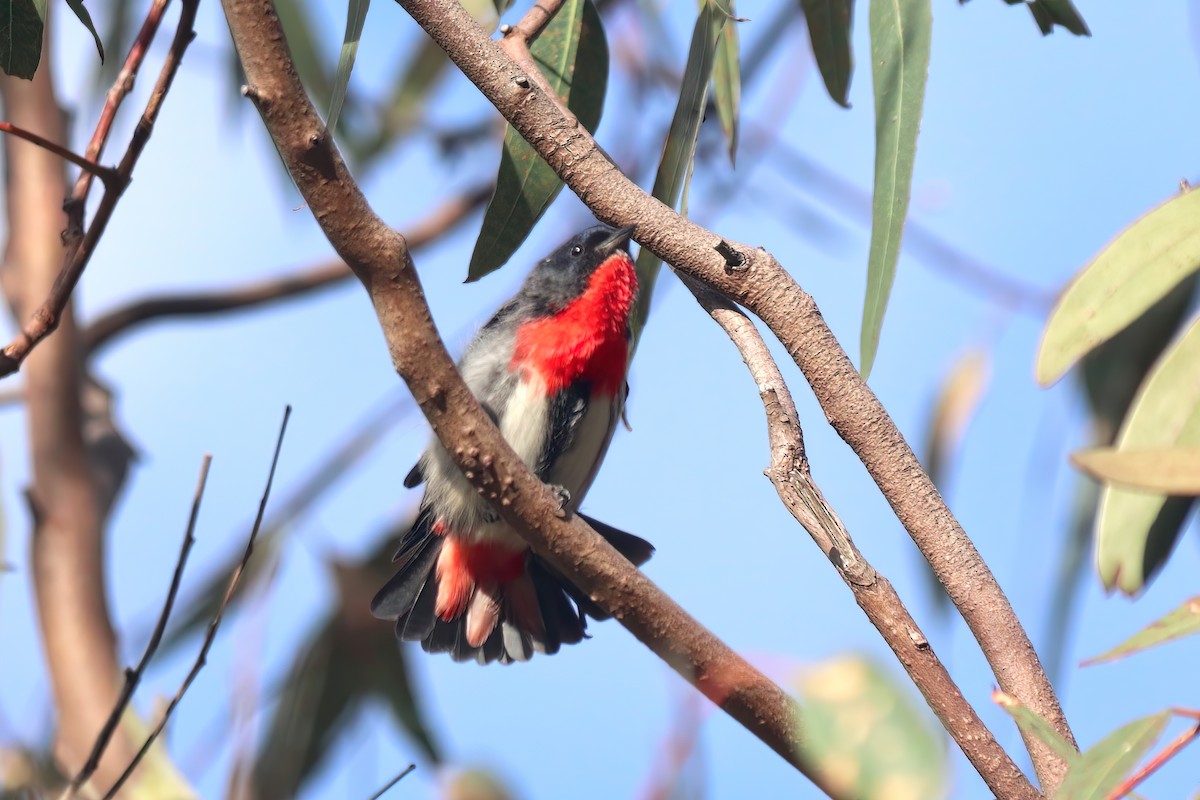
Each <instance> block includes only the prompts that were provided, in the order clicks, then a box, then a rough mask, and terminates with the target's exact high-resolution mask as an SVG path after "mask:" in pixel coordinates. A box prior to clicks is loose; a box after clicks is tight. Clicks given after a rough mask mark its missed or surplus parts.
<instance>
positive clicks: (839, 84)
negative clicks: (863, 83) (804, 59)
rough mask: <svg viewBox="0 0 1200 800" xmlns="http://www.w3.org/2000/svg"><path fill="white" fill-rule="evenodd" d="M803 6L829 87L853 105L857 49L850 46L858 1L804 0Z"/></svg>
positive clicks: (837, 97)
mask: <svg viewBox="0 0 1200 800" xmlns="http://www.w3.org/2000/svg"><path fill="white" fill-rule="evenodd" d="M800 6H801V8H803V9H804V20H805V22H806V24H807V25H808V38H809V40H810V41H811V42H812V51H813V57H814V58H815V59H816V61H817V68H818V69H820V70H821V79H822V80H823V81H825V88H826V90H828V92H829V96H830V97H832V98H833V101H834V102H835V103H837V104H838V105H840V106H842V107H844V108H849V107H850V101H849V97H850V78H851V76H852V75H853V74H854V52H853V51H852V50H851V49H850V37H851V29H852V27H853V24H854V2H853V0H800Z"/></svg>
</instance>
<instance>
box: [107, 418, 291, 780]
mask: <svg viewBox="0 0 1200 800" xmlns="http://www.w3.org/2000/svg"><path fill="white" fill-rule="evenodd" d="M291 416H292V407H291V406H290V405H289V406H287V407H285V408H284V410H283V422H282V423H281V424H280V425H279V436H278V437H277V438H276V439H275V454H274V455H273V456H272V457H271V469H270V471H269V472H268V473H267V485H266V487H265V488H264V489H263V493H262V499H261V500H259V503H258V514H257V515H256V516H255V518H254V527H252V528H251V529H250V537H249V538H248V539H247V540H246V552H245V553H243V554H242V560H241V563H239V564H238V566H237V569H235V570H234V571H233V575H231V576H230V578H229V587H228V588H227V589H226V590H225V598H224V599H223V600H222V601H221V606H220V608H218V609H217V613H216V614H214V615H213V618H212V622H210V623H208V632H207V633H205V635H204V643H203V644H202V645H200V652H199V653H198V654H197V655H196V661H195V663H193V664H192V668H191V670H190V671H189V672H188V674H187V677H186V678H184V679H183V683H181V684H180V685H179V690H178V691H177V692H175V696H174V697H172V698H171V702H170V703H168V704H167V707H166V709H165V710H164V711H163V713H162V717H161V719H159V721H158V724H156V725H155V726H154V729H153V730H152V731H150V735H149V736H147V737H146V741H145V743H144V744H143V745H142V747H141V749H140V750H138V752H137V755H135V756H134V757H133V761H131V762H130V763H129V766H128V767H126V768H125V771H124V772H123V773H121V777H120V778H118V779H117V782H116V783H114V784H113V786H112V788H111V789H109V790H108V792H106V793H105V795H104V800H111V798H113V797H115V796H116V794H117V792H119V791H120V790H121V787H122V786H123V785H124V784H125V781H127V780H128V779H129V776H130V775H132V774H133V771H134V770H135V769H136V768H137V765H138V763H140V762H141V760H142V758H143V757H144V756H145V755H146V753H147V752H149V750H150V746H151V745H153V744H154V741H155V740H156V739H157V738H158V735H159V734H160V733H162V730H163V728H165V727H166V726H167V721H168V720H170V719H171V714H172V713H173V712H174V711H175V707H176V706H178V705H179V701H180V700H182V699H183V696H184V694H186V693H187V690H188V688H189V687H190V686H191V685H192V681H194V680H195V679H196V676H197V675H199V674H200V670H202V669H204V665H205V664H206V663H208V651H209V649H210V648H211V647H212V645H213V641H214V640H215V639H216V638H217V629H218V628H219V627H220V626H221V617H222V616H224V614H225V607H226V606H227V605H229V598H231V597H233V593H234V592H235V591H236V590H237V586H238V582H239V581H241V579H242V573H243V572H245V570H246V565H247V564H249V563H250V556H251V555H253V554H254V540H255V539H256V538H257V537H258V529H259V528H261V527H262V521H263V515H264V514H266V511H267V499H268V498H269V497H270V496H271V484H272V483H273V482H274V480H275V468H276V467H277V466H278V465H279V452H280V451H281V450H282V449H283V435H284V434H285V433H287V424H288V419H289V418H290V417H291Z"/></svg>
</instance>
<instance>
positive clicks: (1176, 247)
mask: <svg viewBox="0 0 1200 800" xmlns="http://www.w3.org/2000/svg"><path fill="white" fill-rule="evenodd" d="M1197 219H1200V191H1188V192H1186V193H1184V194H1182V195H1179V196H1178V197H1175V198H1173V199H1171V200H1169V201H1167V202H1166V203H1164V204H1163V205H1161V206H1159V207H1158V208H1156V209H1154V210H1153V211H1151V212H1150V213H1148V214H1146V215H1145V216H1143V217H1142V218H1141V219H1139V220H1138V221H1136V222H1134V223H1133V224H1132V225H1130V226H1129V227H1128V228H1126V229H1125V230H1124V231H1122V232H1121V233H1120V234H1119V235H1118V236H1117V238H1116V239H1114V240H1113V241H1112V243H1110V244H1109V245H1108V246H1107V247H1105V248H1104V249H1103V250H1102V251H1100V254H1099V255H1097V256H1096V257H1095V258H1094V259H1093V260H1092V261H1091V263H1089V264H1088V265H1087V266H1086V267H1084V268H1083V269H1082V270H1081V271H1080V272H1079V274H1078V275H1077V276H1076V277H1075V278H1074V280H1072V281H1071V283H1070V285H1069V286H1067V288H1066V291H1064V292H1063V294H1062V296H1061V297H1060V298H1059V300H1058V303H1057V304H1056V305H1055V307H1054V310H1053V311H1052V312H1051V313H1050V320H1049V322H1047V323H1046V330H1045V332H1044V333H1043V334H1042V341H1041V344H1040V346H1039V347H1038V357H1037V367H1036V375H1037V380H1038V383H1040V384H1042V385H1043V386H1049V385H1050V384H1052V383H1054V382H1055V381H1057V380H1058V379H1059V378H1061V377H1062V376H1063V375H1064V374H1065V373H1066V371H1067V370H1068V369H1070V367H1071V366H1072V365H1073V364H1074V363H1075V362H1076V361H1078V360H1079V359H1080V358H1081V357H1082V356H1083V355H1085V354H1086V353H1088V352H1090V351H1091V350H1092V349H1093V348H1095V347H1096V346H1097V345H1099V344H1101V343H1102V342H1105V341H1108V340H1109V339H1110V338H1112V337H1113V336H1114V335H1115V334H1116V333H1118V332H1119V331H1121V330H1123V329H1124V328H1125V327H1127V326H1128V325H1129V324H1130V323H1132V322H1133V321H1134V320H1135V319H1137V318H1138V317H1140V316H1141V315H1142V314H1143V313H1144V312H1145V311H1146V310H1147V309H1149V308H1150V307H1151V306H1152V305H1154V303H1156V302H1157V301H1159V300H1160V299H1162V298H1163V297H1165V296H1166V295H1167V294H1168V293H1169V292H1170V291H1171V290H1172V289H1173V288H1175V287H1176V286H1178V285H1179V284H1180V283H1182V282H1183V281H1184V280H1185V279H1186V278H1188V276H1190V275H1192V274H1193V273H1195V272H1196V270H1198V269H1200V224H1197Z"/></svg>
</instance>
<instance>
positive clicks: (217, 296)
mask: <svg viewBox="0 0 1200 800" xmlns="http://www.w3.org/2000/svg"><path fill="white" fill-rule="evenodd" d="M494 188H495V187H494V186H493V185H492V184H491V183H487V184H484V185H482V186H480V187H478V188H476V189H473V190H471V191H469V192H467V193H465V194H463V195H461V196H459V197H455V198H452V199H451V200H448V201H447V202H446V203H444V204H443V205H441V206H440V207H438V208H437V209H435V210H434V212H433V213H432V214H430V215H429V216H427V217H426V218H425V219H423V220H421V221H420V222H418V223H417V224H416V225H414V226H413V227H412V228H411V229H410V231H409V233H408V235H407V236H406V237H405V238H406V239H407V240H408V243H409V246H410V247H412V248H414V249H416V248H418V247H423V246H425V245H427V244H429V243H431V242H433V241H435V240H436V239H438V238H439V237H441V236H442V235H443V234H446V233H448V232H450V231H452V230H454V228H455V227H456V226H457V225H459V224H460V223H461V222H463V221H464V220H465V219H466V218H467V217H468V216H470V215H471V213H472V212H473V211H475V210H476V209H478V208H481V207H482V206H483V204H484V203H486V202H487V201H488V198H489V197H491V196H492V191H493V189H494ZM353 274H354V273H352V272H351V271H350V268H349V267H347V266H346V262H345V261H342V260H341V259H334V260H331V261H329V262H327V263H325V264H321V265H318V266H315V267H309V268H307V269H305V270H302V271H300V272H296V273H293V274H290V275H284V276H283V277H280V278H272V279H269V280H264V281H257V282H254V283H249V284H246V285H244V286H238V287H236V288H232V289H220V290H217V291H213V292H182V293H178V294H164V295H158V296H156V297H147V298H144V299H142V300H137V301H134V302H133V303H130V304H129V305H126V306H122V307H120V308H117V309H114V310H112V311H109V312H107V313H106V314H103V315H102V316H100V317H99V318H98V319H97V320H96V321H95V322H93V323H91V324H90V325H88V326H87V328H85V329H84V331H83V340H84V347H85V349H86V351H87V354H88V356H91V355H93V354H94V353H95V352H96V351H97V350H99V349H100V348H102V347H104V346H105V345H106V344H108V343H109V342H110V341H111V340H112V339H113V338H115V337H117V336H120V335H121V334H123V333H127V332H128V331H129V330H130V329H132V328H135V327H137V326H138V325H142V324H144V323H146V322H150V321H152V320H155V319H161V318H163V317H193V316H200V315H204V314H216V313H220V312H223V311H232V310H234V309H242V308H252V307H254V306H259V305H263V304H266V303H272V302H274V301H276V300H283V299H285V298H290V297H299V296H301V295H305V294H308V293H309V292H312V291H315V290H317V289H321V288H324V287H327V286H331V285H333V284H336V283H339V282H341V281H342V280H344V279H346V278H349V277H351V276H352V275H353ZM2 404H3V400H2V399H0V405H2Z"/></svg>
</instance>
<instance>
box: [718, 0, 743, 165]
mask: <svg viewBox="0 0 1200 800" xmlns="http://www.w3.org/2000/svg"><path fill="white" fill-rule="evenodd" d="M729 11H730V15H731V16H729V17H728V18H727V19H726V20H725V24H724V25H723V26H722V27H721V34H720V36H719V37H718V38H717V52H716V55H715V60H714V61H713V70H712V74H713V104H714V105H716V107H717V118H718V119H719V120H720V122H721V130H722V131H724V132H725V141H727V142H729V163H730V164H736V163H737V146H738V113H739V110H740V107H741V103H742V76H741V69H740V66H739V64H738V49H739V45H738V30H737V26H738V21H737V20H736V19H735V18H734V17H733V16H732V15H733V14H735V13H736V11H735V10H734V7H733V2H732V0H730V3H729Z"/></svg>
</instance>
